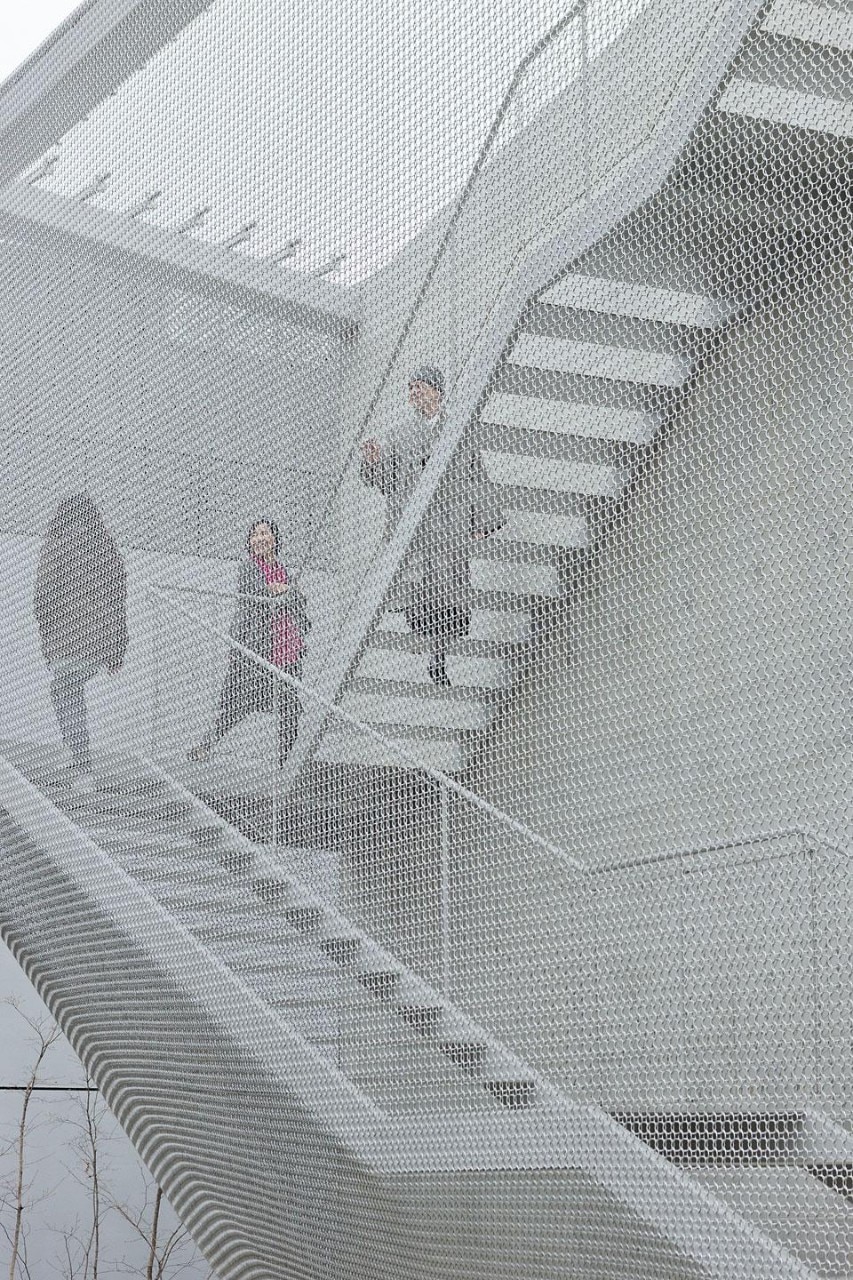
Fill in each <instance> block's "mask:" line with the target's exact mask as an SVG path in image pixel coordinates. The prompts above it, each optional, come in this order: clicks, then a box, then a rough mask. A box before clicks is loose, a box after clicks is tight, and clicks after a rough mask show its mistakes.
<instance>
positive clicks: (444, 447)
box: [284, 0, 590, 788]
mask: <svg viewBox="0 0 853 1280" xmlns="http://www.w3.org/2000/svg"><path fill="white" fill-rule="evenodd" d="M578 20H579V22H580V33H579V46H580V65H581V70H580V76H581V78H582V84H583V85H584V87H585V92H584V100H583V110H584V113H585V123H584V147H583V156H584V159H583V164H584V166H585V171H584V182H583V194H582V197H581V198H582V199H583V200H587V199H588V197H589V190H590V171H589V165H590V157H589V146H588V135H589V125H590V121H589V112H590V104H589V92H588V68H589V32H588V0H578V2H577V3H575V4H574V5H572V7H571V9H570V10H569V12H568V13H567V14H565V15H564V16H563V17H562V18H561V19H560V20H559V22H557V23H555V24H554V26H553V27H551V29H550V30H549V31H548V32H546V33H545V35H544V36H543V37H542V38H541V39H540V40H539V41H537V43H536V44H535V45H534V47H533V48H532V49H531V50H530V51H529V52H528V53H527V54H526V55H525V57H524V58H523V59H522V61H521V62H520V64H519V66H518V68H517V69H516V72H515V74H514V76H513V79H512V81H511V83H510V85H509V88H508V89H507V91H506V93H505V95H504V98H503V101H502V103H501V106H500V108H499V110H498V113H497V115H496V117H495V120H494V122H493V124H492V127H491V128H490V130H489V132H488V135H487V136H486V139H485V140H484V142H483V145H482V147H481V149H480V153H479V155H478V157H477V160H476V162H475V164H474V168H473V169H472V171H471V174H470V175H469V178H468V181H467V182H466V184H465V187H464V188H463V190H462V192H461V194H460V196H459V198H458V200H457V202H456V205H455V206H454V210H453V212H452V214H451V217H450V219H449V221H448V224H447V226H446V228H445V231H444V233H443V235H442V237H441V239H440V241H439V244H438V246H437V248H436V250H435V252H434V253H433V256H432V259H431V262H430V265H429V267H428V269H427V272H426V274H425V276H424V279H423V281H422V282H421V286H420V288H419V290H418V293H417V296H416V298H415V300H414V302H413V304H412V307H411V308H410V311H409V314H408V316H407V318H406V321H405V323H404V325H403V328H402V330H401V332H400V334H399V335H398V339H397V341H396V342H395V345H394V348H393V351H392V353H391V356H390V357H389V359H388V361H387V362H386V364H385V366H384V367H383V371H382V375H381V377H380V380H379V383H378V384H377V387H376V389H375V391H374V394H373V395H372V397H371V399H370V402H369V405H368V408H367V410H366V412H365V413H364V414H363V415H362V418H361V419H360V421H359V426H358V432H357V434H356V436H355V438H354V439H353V441H352V443H351V445H350V447H349V449H348V452H347V454H346V459H345V462H344V465H343V468H342V470H341V473H340V476H339V478H338V481H337V483H336V485H335V487H334V489H333V492H332V496H331V497H330V499H329V500H328V501H327V503H326V504H325V506H324V508H323V512H322V515H321V517H320V520H319V521H318V525H317V530H318V534H315V535H314V537H313V538H312V540H311V542H310V544H309V548H308V551H307V552H306V555H305V557H304V558H303V561H302V566H301V569H300V572H301V570H302V569H303V568H304V567H305V565H306V564H307V563H308V561H309V559H310V557H311V556H312V555H313V554H314V551H315V548H316V545H317V542H316V538H317V537H318V536H319V531H320V530H322V529H324V528H325V527H326V522H327V519H328V517H329V514H330V513H331V512H332V510H333V508H334V505H335V504H336V503H337V502H338V501H339V498H340V495H341V492H342V488H343V485H344V484H345V482H346V479H347V477H348V476H351V475H352V467H353V464H354V463H355V462H356V460H357V455H358V450H359V446H360V443H361V440H362V437H363V435H364V431H365V429H366V428H367V425H368V423H369V422H370V420H371V418H372V416H373V414H374V412H375V410H376V407H377V405H378V404H379V402H380V400H381V398H382V394H383V391H384V389H385V388H386V387H387V385H388V380H389V378H390V376H391V373H392V372H393V369H394V368H395V367H396V364H397V361H398V359H399V356H400V353H401V352H402V350H403V347H404V345H405V342H406V339H407V337H408V335H409V334H410V333H411V330H412V327H413V325H414V323H415V320H416V319H417V316H418V314H419V313H420V311H421V309H422V307H423V304H424V301H425V299H426V297H427V295H428V292H429V287H430V284H431V282H432V281H433V280H434V278H435V275H436V272H437V270H438V268H439V266H440V265H441V262H442V260H443V258H444V255H445V253H446V251H447V248H448V246H449V245H450V243H451V241H452V239H453V233H454V231H455V230H456V228H457V227H458V226H459V222H460V219H461V216H462V214H463V212H464V210H465V208H466V207H467V205H468V203H469V201H470V197H471V195H472V193H473V191H474V189H475V187H476V185H477V180H478V178H479V177H480V176H481V175H482V173H483V171H484V169H485V167H486V165H487V162H488V160H489V157H490V155H491V154H492V152H493V150H494V146H495V143H496V140H497V138H498V136H499V134H500V131H501V127H502V125H503V124H504V122H505V120H506V118H507V115H508V113H509V110H510V108H511V107H512V105H513V103H514V102H515V100H516V98H517V94H518V89H519V86H520V85H521V84H522V83H523V82H524V80H525V78H526V76H527V74H528V72H529V71H530V69H531V67H533V66H535V65H536V64H537V61H538V59H539V58H540V57H541V55H542V54H543V53H544V52H545V51H546V50H548V49H551V48H553V46H554V43H555V41H556V40H557V39H558V38H559V37H560V35H561V34H562V33H563V32H565V31H566V30H567V29H568V28H569V27H570V25H571V24H572V23H575V22H578ZM518 265H519V264H518V259H517V258H516V259H514V266H513V269H512V270H511V271H510V273H509V274H508V275H507V276H506V277H505V279H504V281H503V283H502V284H501V287H500V291H499V293H498V296H497V301H496V302H495V305H494V307H493V308H492V320H493V323H492V325H491V328H490V329H489V331H488V333H485V334H483V333H480V332H478V333H477V334H476V335H475V338H474V341H473V343H472V345H471V348H470V350H469V351H468V353H467V355H466V358H465V361H464V362H463V367H462V370H461V372H460V373H459V374H458V375H457V377H456V379H455V381H454V382H453V383H452V385H451V387H450V388H449V392H448V399H449V400H450V402H451V406H452V407H451V409H450V410H449V412H448V416H447V420H446V422H445V424H444V426H443V428H442V431H441V434H440V436H439V439H438V441H437V442H436V444H435V446H434V447H433V450H432V453H431V455H430V457H429V460H428V462H427V465H426V467H425V468H424V471H423V473H422V475H421V477H420V480H419V482H418V483H417V485H416V486H415V488H414V490H413V492H412V493H411V494H410V496H409V499H408V501H407V503H406V507H405V510H404V512H403V515H402V517H401V518H400V520H399V521H398V522H397V525H396V526H395V527H394V528H393V529H392V530H391V531H390V536H389V538H388V540H387V541H386V542H385V543H384V544H383V545H381V546H380V547H379V548H378V549H377V551H376V552H375V554H374V555H373V558H372V560H371V562H370V566H369V573H368V574H367V575H366V577H365V580H364V583H363V589H361V590H360V591H359V592H358V594H357V596H353V598H351V599H348V600H346V601H343V602H342V608H341V620H340V623H339V626H338V629H337V634H336V636H335V638H334V641H333V642H332V644H331V645H330V646H329V649H328V651H327V663H326V668H325V670H324V672H323V677H322V691H323V693H324V695H325V696H326V698H327V699H328V700H329V702H330V703H331V704H334V700H335V698H336V697H337V694H338V692H339V690H340V688H341V685H342V684H343V682H344V680H345V679H346V677H347V674H348V673H349V671H350V670H351V669H352V665H353V663H354V662H355V661H356V659H357V657H358V653H359V651H360V649H361V648H362V646H363V644H364V640H365V638H366V636H367V633H368V631H369V629H370V626H371V624H372V622H373V620H374V618H375V617H376V614H377V612H378V611H379V609H380V608H381V606H382V601H383V600H384V598H385V596H386V594H387V591H388V588H389V586H390V584H391V582H392V581H393V578H394V576H395V574H396V573H397V572H398V570H399V568H400V566H401V564H402V563H403V561H404V559H405V556H406V554H407V552H408V550H409V548H410V547H411V545H412V542H413V540H414V538H415V535H416V533H417V530H418V527H419V525H420V522H421V519H422V517H423V515H424V513H425V511H426V509H427V507H428V505H429V503H430V502H431V500H432V498H433V496H434V494H435V492H436V490H437V488H438V486H439V484H440V483H441V480H442V477H443V476H444V474H445V472H446V470H447V468H448V466H449V465H450V463H451V461H452V459H453V457H454V455H455V453H456V449H457V446H458V444H459V441H460V439H461V438H462V435H463V432H464V431H465V429H466V427H467V425H468V422H469V419H470V416H471V413H472V412H473V410H474V408H475V406H476V403H477V401H478V399H479V397H480V395H481V394H482V390H483V388H484V387H485V385H486V383H487V382H488V379H489V377H490V375H491V372H492V370H493V369H494V367H495V365H496V364H497V362H498V360H499V358H500V352H501V349H502V347H503V344H504V342H505V340H506V335H507V334H508V333H509V332H510V331H511V329H512V326H513V325H514V324H515V322H516V321H517V319H518V315H519V313H520V310H521V307H522V305H523V301H526V299H527V297H528V296H529V294H530V292H531V286H530V284H529V283H524V282H522V285H521V288H520V291H519V288H518V287H512V285H513V279H514V275H517V274H518ZM320 711H321V708H320V704H317V708H316V713H315V714H314V715H313V717H312V723H311V732H310V733H308V732H306V733H305V734H304V735H303V738H302V739H301V740H300V742H299V744H298V745H297V748H296V750H295V751H294V752H293V753H292V755H291V758H290V760H289V763H288V767H287V769H286V770H285V776H284V782H285V786H286V787H287V788H289V787H290V786H292V785H293V783H294V782H295V780H296V778H297V776H298V774H299V771H300V769H301V768H302V766H303V765H304V764H305V763H306V762H307V760H308V756H309V753H310V750H311V747H312V745H313V743H314V742H316V740H317V738H318V737H319V734H320V733H321V731H322V728H323V724H324V722H325V713H322V714H320ZM306 727H307V726H306Z"/></svg>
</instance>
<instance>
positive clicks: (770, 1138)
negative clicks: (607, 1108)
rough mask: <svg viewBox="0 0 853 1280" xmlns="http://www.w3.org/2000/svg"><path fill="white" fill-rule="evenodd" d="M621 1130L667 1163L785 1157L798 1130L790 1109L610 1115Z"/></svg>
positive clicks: (746, 1161) (800, 1124) (798, 1118)
mask: <svg viewBox="0 0 853 1280" xmlns="http://www.w3.org/2000/svg"><path fill="white" fill-rule="evenodd" d="M612 1115H613V1118H614V1120H618V1122H619V1123H620V1124H621V1125H624V1126H625V1128H626V1129H630V1131H631V1132H632V1133H633V1134H635V1135H636V1137H638V1138H641V1139H642V1141H643V1142H645V1143H647V1144H648V1146H650V1147H652V1148H653V1149H654V1150H655V1151H657V1152H659V1153H660V1154H661V1155H662V1156H665V1157H666V1159H667V1160H670V1161H671V1162H672V1163H673V1164H691V1165H708V1164H723V1163H725V1164H728V1165H732V1164H755V1163H756V1162H761V1163H768V1162H771V1161H774V1160H780V1159H782V1158H784V1157H785V1156H786V1154H788V1153H790V1151H791V1145H792V1143H795V1142H796V1140H797V1138H798V1137H799V1135H800V1134H801V1133H802V1130H803V1117H802V1115H801V1114H800V1113H799V1112H796V1111H777V1112H731V1113H724V1112H690V1111H684V1112H669V1111H666V1112H664V1111H661V1112H631V1111H614V1112H612Z"/></svg>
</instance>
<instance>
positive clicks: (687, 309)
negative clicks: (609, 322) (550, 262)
mask: <svg viewBox="0 0 853 1280" xmlns="http://www.w3.org/2000/svg"><path fill="white" fill-rule="evenodd" d="M540 300H541V301H542V302H547V303H549V304H550V305H551V306H558V307H573V308H575V309H578V310H584V311H596V312H600V313H603V314H606V315H612V316H625V317H626V318H635V317H636V318H637V319H639V320H653V321H657V322H659V323H662V324H677V325H689V326H692V327H694V328H699V329H716V328H718V327H719V325H721V324H723V323H724V322H725V321H726V320H727V319H728V318H729V316H730V315H731V313H732V311H733V310H734V308H733V307H732V306H730V305H729V304H728V303H724V302H718V301H716V300H715V299H714V298H704V297H702V296H701V295H700V294H694V293H685V292H682V291H681V290H678V289H661V288H658V287H656V286H653V285H648V284H633V283H631V282H630V281H628V280H610V279H607V278H605V277H604V276H587V275H568V276H564V277H563V279H562V280H559V281H558V282H557V283H556V284H554V285H551V287H550V289H546V290H545V292H544V293H543V294H542V295H541V296H540Z"/></svg>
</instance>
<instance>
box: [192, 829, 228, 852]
mask: <svg viewBox="0 0 853 1280" xmlns="http://www.w3.org/2000/svg"><path fill="white" fill-rule="evenodd" d="M188 836H189V839H190V840H192V842H193V844H195V845H197V846H198V848H199V849H216V848H219V847H220V846H221V845H222V844H223V843H224V841H225V832H224V831H223V829H222V828H221V827H193V828H192V830H191V831H189V832H188Z"/></svg>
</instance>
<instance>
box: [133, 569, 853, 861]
mask: <svg viewBox="0 0 853 1280" xmlns="http://www.w3.org/2000/svg"><path fill="white" fill-rule="evenodd" d="M148 590H149V591H150V592H151V594H152V595H154V596H156V597H157V598H158V599H159V600H161V601H163V603H164V604H165V605H166V607H167V608H168V609H172V610H174V611H175V612H177V613H180V614H181V615H182V616H183V617H185V618H186V619H187V620H188V621H189V622H191V623H192V624H193V625H194V626H196V627H197V628H198V629H199V630H200V631H202V632H204V633H205V634H207V635H211V636H215V637H216V638H217V639H218V640H224V641H225V642H226V643H227V644H228V645H229V647H230V648H233V649H234V650H236V651H237V652H239V653H241V654H242V655H243V656H244V657H246V658H248V659H249V660H250V661H251V662H253V663H255V664H256V665H257V666H258V667H260V668H262V669H263V670H264V671H267V672H269V673H270V674H271V675H273V676H274V677H276V678H277V679H279V680H281V681H282V682H283V683H285V684H288V685H290V686H291V688H294V689H296V690H297V691H298V692H299V693H300V694H301V695H303V696H305V697H306V698H307V699H309V700H311V701H314V702H316V703H318V704H319V705H320V706H322V707H323V708H324V710H326V711H328V712H329V713H331V714H332V715H333V716H335V717H337V718H339V719H340V720H342V721H343V722H344V723H345V724H347V725H349V727H350V728H352V729H356V730H357V731H358V732H359V733H362V734H364V735H365V736H367V737H369V738H371V739H372V740H373V741H374V742H376V743H378V744H379V745H381V746H383V747H384V748H385V749H386V750H388V751H389V752H390V753H392V754H394V755H396V756H398V757H399V759H400V761H401V763H402V764H404V765H405V766H407V767H409V768H412V769H416V770H417V771H418V772H420V773H423V774H425V775H426V776H427V777H429V778H431V779H432V781H433V782H436V783H438V785H439V786H441V787H446V788H447V790H448V791H452V792H453V793H454V794H455V795H457V796H459V798H460V799H462V800H465V801H466V802H467V803H468V804H470V805H472V806H473V807H474V808H476V809H478V810H480V812H481V813H485V814H487V815H488V817H490V818H493V819H494V820H495V821H496V822H497V823H498V824H499V825H500V826H503V827H506V828H508V829H509V830H511V831H513V832H514V833H515V834H516V835H519V836H521V837H522V838H523V839H525V840H527V841H529V842H530V843H531V844H535V845H537V846H538V847H539V848H541V849H543V850H545V852H547V853H549V854H551V855H552V856H553V857H556V858H557V859H558V860H559V861H560V862H562V863H563V864H564V865H565V866H568V867H569V868H571V870H572V871H579V872H580V873H581V874H582V875H583V876H585V877H586V876H589V877H590V878H594V877H598V876H601V875H605V874H607V873H608V872H613V871H621V870H623V869H625V868H627V867H640V866H659V865H660V864H662V863H668V862H677V861H680V860H683V859H686V858H698V857H701V856H702V855H703V854H706V853H723V852H725V851H727V850H736V849H743V848H748V847H750V846H752V845H758V844H766V843H769V842H770V841H772V840H782V839H785V838H786V837H791V836H794V837H796V838H798V839H801V840H803V841H804V842H807V843H811V844H814V845H817V846H819V847H821V848H823V849H827V850H829V851H830V852H832V853H836V854H838V855H839V856H840V857H845V858H853V852H851V851H850V850H849V849H844V848H842V847H841V846H839V845H835V844H833V843H832V842H831V841H830V840H828V839H827V838H826V836H824V835H822V834H820V833H819V832H815V831H812V830H811V829H810V828H808V827H803V826H796V825H792V826H785V827H776V828H771V829H770V830H767V831H756V832H751V833H749V834H748V835H743V836H737V837H733V838H732V839H731V840H724V841H718V842H715V843H713V844H707V843H704V844H697V845H690V846H688V847H684V848H677V849H668V850H664V851H662V852H659V853H653V854H641V855H639V856H637V857H632V858H624V859H613V860H610V861H607V862H602V863H598V864H596V865H594V866H591V865H587V864H585V863H583V862H581V861H580V860H579V859H577V858H574V857H572V855H571V854H569V853H567V852H566V850H565V849H563V848H561V847H560V846H559V845H556V844H554V843H553V841H551V840H548V839H547V837H545V836H543V835H541V834H540V833H539V832H538V831H534V829H533V828H532V827H529V826H528V825H527V824H526V823H524V822H521V821H519V820H518V819H517V818H514V817H513V816H512V815H511V814H509V813H507V812H506V811H505V810H504V809H501V808H499V807H498V806H497V805H494V804H492V803H491V801H489V800H486V799H485V798H484V797H483V796H480V795H478V794H477V792H475V791H472V790H471V789H470V788H469V787H466V786H465V785H464V784H463V783H461V782H459V781H458V780H457V779H456V778H454V777H452V775H451V774H448V773H445V772H444V771H443V770H441V769H436V768H435V767H434V766H432V765H429V764H427V763H426V762H425V761H423V760H420V759H419V758H418V757H417V756H416V755H415V754H414V753H413V752H411V751H407V750H406V748H405V747H404V746H402V745H401V744H399V743H397V742H393V741H391V739H390V738H387V737H386V736H385V734H384V733H382V732H381V730H379V729H377V728H376V727H375V725H371V724H367V723H366V722H365V721H363V720H359V719H358V717H357V716H354V715H352V713H351V712H349V711H346V710H345V709H344V708H343V707H340V706H337V705H335V704H334V703H333V702H331V701H330V700H329V699H328V698H327V697H326V696H325V695H324V694H323V693H321V692H320V690H319V689H316V688H314V686H313V685H310V684H308V683H306V681H304V680H302V679H300V678H299V677H298V676H293V675H291V674H290V673H289V672H287V671H283V670H282V669H281V667H276V666H274V665H273V663H271V662H268V661H267V660H266V659H265V658H263V657H261V655H260V654H257V653H255V652H254V650H252V649H249V648H247V647H246V646H245V645H244V644H241V643H240V642H239V641H238V640H235V639H234V638H233V636H231V635H230V634H229V633H228V632H227V631H225V630H224V629H223V628H222V627H218V626H216V625H211V623H210V622H209V621H208V620H207V619H205V618H203V617H202V616H201V615H200V614H198V613H196V612H195V611H194V610H193V609H190V608H188V607H187V606H186V605H184V604H181V603H180V601H177V600H175V599H174V594H175V592H176V591H181V590H184V588H181V587H175V586H169V585H161V584H154V583H149V585H148ZM191 590H192V591H193V593H194V594H198V595H206V596H212V597H215V598H223V599H234V598H235V593H233V592H223V591H204V590H198V589H194V588H193V589H191ZM266 598H267V597H264V599H266Z"/></svg>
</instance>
